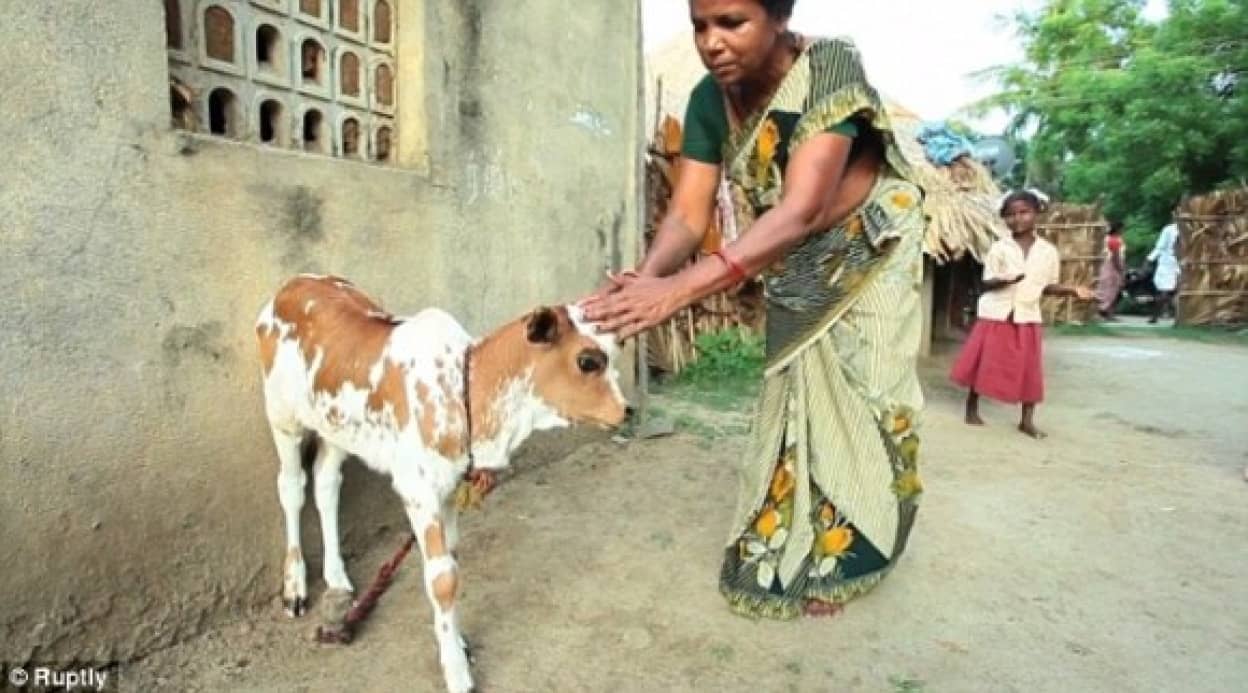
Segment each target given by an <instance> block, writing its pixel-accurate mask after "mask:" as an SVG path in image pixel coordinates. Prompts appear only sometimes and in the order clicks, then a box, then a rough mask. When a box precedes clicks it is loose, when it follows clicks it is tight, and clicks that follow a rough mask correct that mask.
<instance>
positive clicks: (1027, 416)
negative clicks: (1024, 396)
mask: <svg viewBox="0 0 1248 693" xmlns="http://www.w3.org/2000/svg"><path fill="white" fill-rule="evenodd" d="M1035 415H1036V405H1035V403H1034V402H1032V403H1029V404H1024V405H1023V418H1022V419H1021V420H1020V421H1019V422H1018V430H1020V431H1022V432H1023V433H1026V434H1027V435H1029V436H1031V437H1032V438H1044V437H1045V436H1046V435H1047V434H1046V433H1045V432H1044V431H1041V430H1040V429H1038V428H1036V421H1035Z"/></svg>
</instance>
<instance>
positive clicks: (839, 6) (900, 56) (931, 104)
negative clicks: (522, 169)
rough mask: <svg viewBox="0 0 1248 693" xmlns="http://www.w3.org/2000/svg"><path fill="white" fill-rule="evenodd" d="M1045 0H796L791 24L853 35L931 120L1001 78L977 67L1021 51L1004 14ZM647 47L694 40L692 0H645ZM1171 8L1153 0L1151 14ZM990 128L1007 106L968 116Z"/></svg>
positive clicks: (888, 83) (875, 77)
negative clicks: (980, 74)
mask: <svg viewBox="0 0 1248 693" xmlns="http://www.w3.org/2000/svg"><path fill="white" fill-rule="evenodd" d="M1040 4H1042V2H1041V0H797V4H796V5H795V9H794V12H793V19H792V21H791V22H790V23H789V26H790V27H791V28H792V29H793V30H795V31H797V32H799V33H802V34H806V35H812V36H837V35H848V36H850V37H851V38H853V39H854V41H855V43H857V44H858V48H859V50H860V51H861V52H862V55H863V61H864V63H865V66H866V69H867V75H868V77H869V78H870V79H871V81H872V82H873V83H874V84H875V86H876V88H877V89H879V90H880V91H881V92H883V93H884V94H886V95H887V96H888V97H889V98H891V99H893V100H895V101H896V102H898V103H899V104H900V105H902V106H904V107H906V108H908V109H910V110H911V111H914V112H916V113H918V114H919V115H920V116H921V117H923V118H925V119H929V120H937V119H943V118H948V117H951V116H954V115H956V113H957V111H958V110H959V109H960V108H961V107H963V106H965V105H967V104H969V103H972V102H974V101H976V100H978V99H981V98H983V97H985V96H988V95H990V94H992V93H993V92H994V91H995V85H993V84H992V83H991V82H987V83H985V82H981V81H977V80H974V79H971V77H970V75H971V74H972V73H974V72H977V71H979V70H982V69H984V68H987V67H991V66H993V65H1001V64H1006V63H1011V62H1014V61H1016V60H1018V59H1019V57H1021V50H1020V48H1019V45H1018V40H1017V39H1016V38H1015V37H1014V36H1013V30H1012V29H1011V28H1010V27H1009V26H1008V25H1007V24H1006V23H1005V22H1004V21H1001V20H1000V19H999V17H1000V16H1003V15H1006V16H1008V15H1009V14H1011V13H1012V12H1013V11H1014V10H1015V9H1017V8H1019V7H1023V8H1027V9H1034V8H1035V7H1037V6H1038V5H1040ZM642 12H643V22H644V45H645V50H647V51H650V50H652V49H654V48H656V47H658V46H661V45H663V44H664V43H666V42H667V41H671V40H673V39H674V38H675V37H678V36H680V35H682V34H684V35H685V36H687V37H689V40H690V41H692V34H691V30H690V28H689V5H688V2H687V0H642ZM1164 14H1165V2H1164V0H1149V7H1148V10H1147V11H1146V16H1148V17H1149V18H1152V19H1157V18H1160V17H1162V16H1164ZM964 120H967V122H969V123H971V124H972V125H973V126H975V127H976V128H977V129H978V130H980V131H981V132H983V133H985V134H996V133H999V132H1000V131H1001V130H1002V129H1003V128H1004V126H1005V123H1006V118H1005V115H1004V114H1002V113H994V114H989V115H987V116H985V117H983V118H978V119H971V118H965V119H964Z"/></svg>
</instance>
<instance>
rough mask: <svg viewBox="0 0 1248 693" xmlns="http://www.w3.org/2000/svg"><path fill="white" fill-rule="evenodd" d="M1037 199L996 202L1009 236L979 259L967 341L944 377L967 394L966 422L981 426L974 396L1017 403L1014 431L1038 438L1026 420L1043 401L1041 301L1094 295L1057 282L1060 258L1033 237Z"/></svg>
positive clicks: (1025, 196) (1015, 196)
mask: <svg viewBox="0 0 1248 693" xmlns="http://www.w3.org/2000/svg"><path fill="white" fill-rule="evenodd" d="M1041 209H1042V203H1041V201H1040V197H1039V196H1037V195H1036V193H1034V192H1032V191H1030V190H1015V191H1013V192H1011V193H1009V194H1008V195H1006V196H1005V199H1004V200H1002V202H1001V209H1000V213H1001V217H1002V218H1003V219H1004V220H1005V225H1006V226H1008V227H1009V229H1010V232H1011V234H1012V237H1011V238H1005V239H1002V240H1000V241H997V242H996V243H994V244H993V245H992V248H990V249H989V250H988V255H987V257H985V258H984V282H983V288H984V294H983V295H982V296H980V297H979V308H978V315H977V318H976V320H975V326H974V327H973V328H971V336H970V338H968V339H967V341H966V344H965V345H964V346H963V347H962V353H961V354H959V355H958V360H957V362H956V363H954V364H953V371H952V372H951V373H950V377H951V378H952V379H953V381H954V382H955V383H957V384H959V385H961V386H963V387H966V388H968V389H969V390H970V392H969V393H968V394H967V396H966V422H967V423H968V424H971V425H973V426H982V425H983V424H984V421H983V419H981V418H979V396H980V395H981V394H984V395H987V396H988V397H991V398H992V399H995V400H999V401H1001V402H1008V403H1011V404H1013V403H1015V402H1021V403H1022V405H1023V414H1022V419H1021V421H1019V424H1018V430H1020V431H1022V432H1023V433H1026V434H1027V435H1029V436H1031V437H1033V438H1043V437H1044V435H1045V434H1044V433H1043V432H1041V431H1040V429H1038V428H1036V424H1035V421H1034V420H1033V416H1034V414H1035V411H1036V403H1037V402H1040V401H1041V400H1043V399H1044V372H1043V367H1042V353H1041V339H1042V337H1043V326H1042V323H1043V318H1042V317H1041V313H1040V297H1041V296H1042V295H1047V296H1074V297H1076V298H1078V299H1079V300H1082V301H1090V300H1092V299H1093V298H1094V294H1093V293H1092V290H1091V289H1088V288H1085V287H1082V286H1079V287H1067V286H1062V285H1060V284H1058V275H1059V270H1060V258H1059V257H1058V254H1057V248H1055V247H1053V244H1052V243H1049V242H1048V241H1046V240H1044V239H1043V238H1038V237H1037V236H1036V215H1037V214H1039V213H1040V211H1041Z"/></svg>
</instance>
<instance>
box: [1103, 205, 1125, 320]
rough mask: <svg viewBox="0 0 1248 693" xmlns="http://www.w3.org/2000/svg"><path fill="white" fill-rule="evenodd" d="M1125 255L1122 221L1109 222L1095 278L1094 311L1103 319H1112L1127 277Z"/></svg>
mask: <svg viewBox="0 0 1248 693" xmlns="http://www.w3.org/2000/svg"><path fill="white" fill-rule="evenodd" d="M1126 257H1127V248H1126V245H1125V244H1124V243H1123V241H1122V222H1121V221H1114V222H1110V224H1109V233H1108V234H1106V236H1105V259H1104V260H1102V261H1101V272H1100V275H1099V276H1098V277H1097V279H1096V311H1097V312H1098V313H1100V315H1101V318H1103V319H1105V320H1113V319H1114V307H1115V306H1117V305H1118V295H1119V294H1120V293H1122V285H1123V282H1125V281H1126V277H1127V266H1126Z"/></svg>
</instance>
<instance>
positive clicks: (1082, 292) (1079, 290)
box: [1074, 286, 1096, 301]
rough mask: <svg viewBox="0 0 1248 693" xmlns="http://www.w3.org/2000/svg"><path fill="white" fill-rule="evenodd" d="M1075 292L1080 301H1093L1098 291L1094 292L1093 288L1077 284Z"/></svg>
mask: <svg viewBox="0 0 1248 693" xmlns="http://www.w3.org/2000/svg"><path fill="white" fill-rule="evenodd" d="M1074 292H1075V298H1077V299H1079V300H1080V301H1091V300H1092V299H1094V298H1096V293H1095V292H1093V291H1092V289H1089V288H1088V287H1086V286H1076V287H1075V288H1074Z"/></svg>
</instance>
